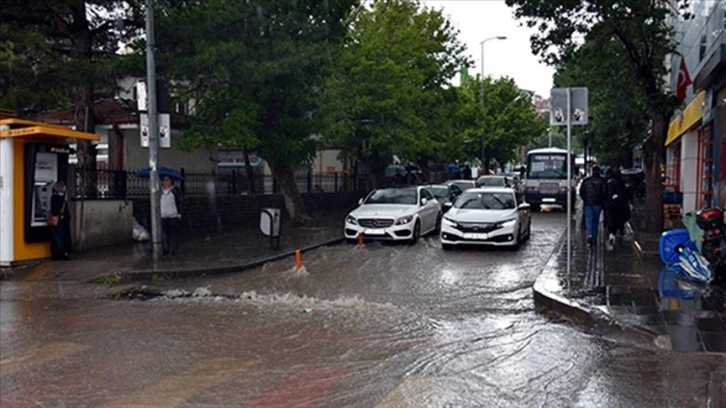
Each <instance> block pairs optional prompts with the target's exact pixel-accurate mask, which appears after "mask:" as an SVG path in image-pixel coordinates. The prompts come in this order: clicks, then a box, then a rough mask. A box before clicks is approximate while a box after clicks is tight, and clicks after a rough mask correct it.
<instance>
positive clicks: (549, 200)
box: [542, 198, 557, 203]
mask: <svg viewBox="0 0 726 408" xmlns="http://www.w3.org/2000/svg"><path fill="white" fill-rule="evenodd" d="M555 201H557V200H556V199H554V198H543V199H542V202H543V203H554V202H555Z"/></svg>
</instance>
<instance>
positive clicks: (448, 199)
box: [426, 184, 463, 212]
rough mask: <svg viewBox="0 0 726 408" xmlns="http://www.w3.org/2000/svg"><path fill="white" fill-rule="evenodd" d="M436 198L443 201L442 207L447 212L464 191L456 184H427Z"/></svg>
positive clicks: (440, 201)
mask: <svg viewBox="0 0 726 408" xmlns="http://www.w3.org/2000/svg"><path fill="white" fill-rule="evenodd" d="M426 188H428V189H429V191H430V192H431V194H433V195H434V197H435V198H436V200H437V201H438V202H439V203H441V209H442V211H443V212H446V211H448V210H449V208H451V206H452V205H453V204H454V201H456V199H457V198H458V197H459V196H460V195H461V193H462V192H463V191H462V189H461V188H459V186H457V185H456V184H429V185H427V186H426Z"/></svg>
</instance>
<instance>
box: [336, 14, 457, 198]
mask: <svg viewBox="0 0 726 408" xmlns="http://www.w3.org/2000/svg"><path fill="white" fill-rule="evenodd" d="M352 26H353V28H352V30H351V32H350V35H349V36H348V38H347V41H346V43H345V46H344V48H343V50H342V53H341V55H340V57H339V63H338V70H337V72H336V74H335V75H334V76H333V78H331V80H330V81H329V82H328V84H327V87H326V92H325V98H326V105H327V109H326V115H327V117H328V118H329V121H328V127H327V128H326V130H325V132H324V135H325V137H326V139H327V140H328V141H329V143H331V144H333V145H335V146H337V147H339V148H341V149H342V151H343V154H344V156H345V157H347V158H351V159H356V160H358V162H360V163H362V164H363V166H365V167H366V169H367V171H368V174H369V176H370V177H371V181H372V182H373V183H374V184H378V183H380V182H381V181H382V177H383V174H384V169H385V167H386V166H387V165H388V164H390V163H391V160H392V158H393V155H394V154H396V155H398V156H399V157H401V158H403V159H406V160H410V161H418V162H425V161H427V160H429V159H432V158H435V157H437V153H436V152H438V151H439V149H440V148H441V147H442V146H445V145H447V144H448V142H447V141H448V140H450V139H451V138H452V137H453V136H454V129H455V126H454V123H455V115H454V114H453V113H455V108H454V107H456V106H457V105H458V102H457V100H458V93H457V92H456V90H451V89H448V84H449V81H450V80H451V78H453V76H454V75H455V74H456V72H457V70H458V68H459V67H460V66H461V65H462V64H463V63H464V62H465V60H464V58H463V57H462V52H463V49H464V48H463V46H462V45H461V44H460V43H459V42H458V40H457V39H456V35H457V31H456V30H455V29H454V28H453V27H452V25H451V23H450V22H449V21H448V20H447V19H446V18H445V17H444V16H443V14H442V13H441V12H440V11H436V10H431V9H427V8H421V7H420V5H419V4H418V2H416V1H409V0H382V1H377V2H375V3H374V4H373V6H372V9H371V10H365V11H362V12H361V13H360V14H358V15H357V17H356V18H355V20H354V21H353V22H352Z"/></svg>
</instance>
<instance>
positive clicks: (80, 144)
mask: <svg viewBox="0 0 726 408" xmlns="http://www.w3.org/2000/svg"><path fill="white" fill-rule="evenodd" d="M74 99H75V103H74V105H75V109H74V115H73V124H74V125H75V127H76V129H78V130H80V131H83V132H87V133H94V132H95V128H96V118H95V115H94V113H93V87H92V86H86V87H79V88H76V89H75V90H74ZM76 157H77V158H78V168H79V169H82V170H83V169H87V170H91V171H90V172H88V171H83V172H82V173H81V177H82V180H81V183H80V187H81V191H83V192H84V193H85V194H84V195H85V196H86V197H89V196H90V197H95V196H96V195H97V191H96V190H97V183H96V180H97V177H96V173H95V171H94V170H95V169H96V145H95V144H93V143H91V142H90V141H87V140H77V141H76Z"/></svg>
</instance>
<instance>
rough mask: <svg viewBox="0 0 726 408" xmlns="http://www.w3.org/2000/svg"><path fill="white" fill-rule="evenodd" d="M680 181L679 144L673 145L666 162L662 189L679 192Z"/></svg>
mask: <svg viewBox="0 0 726 408" xmlns="http://www.w3.org/2000/svg"><path fill="white" fill-rule="evenodd" d="M680 179H681V142H680V141H679V142H677V143H674V144H673V146H672V147H671V148H670V153H669V154H668V158H667V160H666V169H665V177H664V178H663V189H665V190H668V191H680V190H681V188H680V185H679V182H680Z"/></svg>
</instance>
